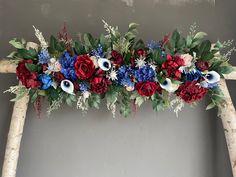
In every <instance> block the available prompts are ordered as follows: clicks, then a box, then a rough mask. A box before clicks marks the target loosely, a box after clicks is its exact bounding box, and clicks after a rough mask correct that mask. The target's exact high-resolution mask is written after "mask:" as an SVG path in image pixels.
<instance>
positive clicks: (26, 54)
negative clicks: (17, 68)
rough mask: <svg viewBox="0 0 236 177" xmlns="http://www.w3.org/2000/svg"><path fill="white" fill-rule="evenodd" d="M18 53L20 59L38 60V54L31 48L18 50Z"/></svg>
mask: <svg viewBox="0 0 236 177" xmlns="http://www.w3.org/2000/svg"><path fill="white" fill-rule="evenodd" d="M17 52H18V55H20V57H21V58H24V59H36V58H37V56H38V52H37V51H36V50H35V49H32V48H30V49H29V50H27V49H18V50H17Z"/></svg>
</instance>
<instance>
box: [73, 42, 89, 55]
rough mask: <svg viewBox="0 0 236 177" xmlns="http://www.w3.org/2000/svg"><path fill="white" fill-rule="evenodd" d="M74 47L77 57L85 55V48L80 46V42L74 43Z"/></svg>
mask: <svg viewBox="0 0 236 177" xmlns="http://www.w3.org/2000/svg"><path fill="white" fill-rule="evenodd" d="M74 46H75V47H74V49H75V53H76V54H77V55H83V54H86V51H85V48H84V46H83V45H82V44H81V42H80V41H76V42H75V43H74Z"/></svg>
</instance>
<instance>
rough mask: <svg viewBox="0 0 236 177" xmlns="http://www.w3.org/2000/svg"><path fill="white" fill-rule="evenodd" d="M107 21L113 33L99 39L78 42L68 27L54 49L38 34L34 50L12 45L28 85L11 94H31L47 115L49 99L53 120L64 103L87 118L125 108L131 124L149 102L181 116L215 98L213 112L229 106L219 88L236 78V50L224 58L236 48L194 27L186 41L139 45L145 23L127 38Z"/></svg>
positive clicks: (170, 38)
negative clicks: (233, 60) (233, 59)
mask: <svg viewBox="0 0 236 177" xmlns="http://www.w3.org/2000/svg"><path fill="white" fill-rule="evenodd" d="M103 22H104V27H105V29H106V32H107V34H106V35H104V34H101V35H100V37H99V38H94V37H93V36H92V35H91V34H89V33H85V34H83V35H81V36H80V38H79V40H76V41H74V40H72V39H71V38H70V37H69V35H68V34H67V30H66V27H65V26H64V28H63V29H62V30H61V31H60V32H59V34H58V37H57V38H56V37H54V36H51V37H50V41H49V42H47V41H46V40H45V38H44V37H43V35H42V33H41V32H40V31H39V30H38V29H36V28H35V27H34V29H35V35H36V37H37V38H38V40H39V45H38V46H37V47H34V48H29V47H28V48H27V47H26V42H25V40H24V39H22V40H19V39H16V38H15V39H13V40H11V41H10V44H11V45H13V46H14V47H15V48H16V51H14V52H12V53H11V54H10V55H9V57H10V58H11V60H12V61H13V62H16V63H17V68H16V74H17V78H18V79H19V81H20V82H21V83H22V85H20V86H14V87H10V89H9V90H7V91H8V92H11V93H15V94H17V96H16V98H15V99H13V101H15V100H18V99H20V98H21V97H22V96H24V95H25V94H29V95H30V96H31V102H32V103H34V105H35V108H36V111H37V112H38V113H39V112H40V110H41V104H42V98H44V97H46V98H47V100H48V102H49V107H48V113H49V114H50V113H51V112H52V111H53V110H56V109H58V108H59V107H60V105H61V104H62V103H66V104H67V105H70V106H72V105H73V104H76V105H77V108H78V109H80V110H81V111H82V112H83V113H84V112H87V111H88V109H89V108H90V107H94V108H97V109H99V104H100V102H101V100H102V99H105V100H106V102H107V108H108V110H110V111H111V112H112V114H113V116H115V113H116V108H117V107H119V111H120V113H121V114H122V115H123V116H125V117H126V116H128V115H129V114H130V113H131V112H132V111H135V110H136V108H137V107H139V106H141V105H142V104H143V103H144V102H145V101H147V100H148V101H150V102H151V103H152V107H153V110H155V111H160V110H163V109H165V108H172V109H173V110H174V112H175V113H176V114H177V115H178V112H179V111H180V110H181V109H182V108H183V106H184V104H185V103H187V104H195V103H197V102H198V101H199V100H201V99H202V98H203V97H204V96H205V95H207V94H208V95H209V97H210V99H211V103H210V104H209V105H208V106H207V109H211V108H213V107H215V106H220V105H221V104H222V102H224V99H223V94H222V92H221V90H220V88H219V87H218V83H219V81H220V79H221V78H224V76H223V74H228V73H230V72H231V71H233V68H232V66H231V65H230V64H229V63H228V61H229V56H230V55H231V53H232V52H233V51H235V48H232V49H230V50H229V51H228V52H227V53H225V54H222V53H224V52H225V49H226V48H227V47H230V45H231V44H232V41H226V42H223V43H221V42H219V41H217V42H215V43H211V42H210V41H209V40H206V39H205V36H206V33H204V32H196V25H192V26H191V27H190V32H189V34H188V35H187V37H186V38H185V37H182V36H181V35H180V32H178V31H177V30H175V31H174V32H173V33H172V34H167V35H165V36H164V38H163V39H162V40H161V41H154V40H152V41H150V42H149V43H148V44H146V45H145V43H144V42H143V41H142V40H136V36H137V26H138V25H137V24H135V23H131V24H130V25H129V27H128V31H127V32H126V33H125V34H121V33H120V32H119V31H118V28H117V27H112V26H109V25H108V24H107V23H106V22H105V21H103Z"/></svg>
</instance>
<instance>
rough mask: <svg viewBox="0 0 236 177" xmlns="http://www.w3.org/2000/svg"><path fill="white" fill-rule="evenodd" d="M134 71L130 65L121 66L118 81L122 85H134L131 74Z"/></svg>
mask: <svg viewBox="0 0 236 177" xmlns="http://www.w3.org/2000/svg"><path fill="white" fill-rule="evenodd" d="M133 74H134V71H133V70H132V69H131V68H130V67H128V66H121V67H120V68H119V69H118V71H117V83H118V84H119V85H122V86H128V87H133V86H134V83H133V81H132V80H131V76H132V75H133Z"/></svg>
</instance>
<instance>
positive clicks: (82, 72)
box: [75, 55, 95, 80]
mask: <svg viewBox="0 0 236 177" xmlns="http://www.w3.org/2000/svg"><path fill="white" fill-rule="evenodd" d="M94 71H95V66H94V64H93V61H92V60H91V59H90V58H89V56H88V55H80V56H78V57H77V59H76V62H75V74H76V75H77V77H78V78H79V79H81V80H86V79H89V78H91V76H92V75H93V73H94Z"/></svg>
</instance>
